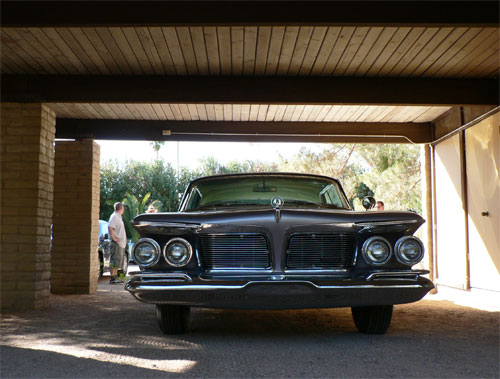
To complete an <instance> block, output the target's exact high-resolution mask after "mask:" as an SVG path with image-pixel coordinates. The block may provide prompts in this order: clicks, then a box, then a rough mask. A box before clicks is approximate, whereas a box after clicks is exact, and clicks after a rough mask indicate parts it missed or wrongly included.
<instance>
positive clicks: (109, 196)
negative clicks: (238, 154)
mask: <svg viewBox="0 0 500 379" xmlns="http://www.w3.org/2000/svg"><path fill="white" fill-rule="evenodd" d="M159 146H161V145H159ZM325 146H326V147H325V149H323V150H322V151H320V152H313V151H311V150H308V149H302V150H301V151H300V152H299V153H298V154H297V155H296V156H294V157H293V158H291V159H283V158H280V160H279V162H278V163H262V162H260V161H248V160H247V161H243V162H238V161H232V162H229V163H227V164H221V163H220V162H218V161H217V160H216V159H215V158H213V157H208V158H205V159H203V160H202V161H201V162H200V168H199V169H196V170H189V169H187V168H185V167H182V168H181V169H180V170H179V172H178V173H177V172H176V170H175V169H174V168H173V167H172V166H171V165H170V164H169V163H165V162H163V161H161V160H155V161H154V162H137V161H128V162H125V163H124V164H122V165H120V164H118V163H117V162H107V163H106V164H104V165H103V166H102V167H101V212H100V218H101V219H103V220H108V219H109V217H110V215H111V213H113V204H114V203H115V202H116V201H120V200H121V199H123V201H124V203H125V204H126V205H127V208H126V212H125V214H124V221H125V225H126V228H127V235H128V236H129V238H134V239H135V238H137V235H136V233H135V231H134V230H133V228H131V226H130V223H129V220H131V219H132V218H133V217H135V216H136V215H137V214H140V213H143V212H144V211H145V209H146V208H147V206H149V205H150V204H152V205H154V206H155V208H156V209H157V210H158V211H159V212H173V211H176V210H177V209H178V207H179V203H180V200H181V197H182V194H183V192H184V191H185V189H186V187H187V185H188V183H189V182H190V181H191V180H193V179H195V178H197V177H200V176H207V175H219V174H230V173H239V172H276V171H282V172H303V173H314V174H321V175H327V176H331V177H335V178H337V179H339V180H340V181H341V182H342V185H343V187H344V190H345V191H346V193H347V195H348V197H349V200H350V201H351V202H352V203H353V204H356V209H359V208H358V205H359V204H360V200H361V199H362V198H363V197H365V196H367V195H370V196H374V197H375V198H376V199H377V200H383V201H384V203H385V209H387V210H390V209H394V210H414V211H416V212H418V213H420V212H421V192H420V185H419V184H420V152H419V147H418V146H415V145H367V144H357V145H356V144H329V145H325Z"/></svg>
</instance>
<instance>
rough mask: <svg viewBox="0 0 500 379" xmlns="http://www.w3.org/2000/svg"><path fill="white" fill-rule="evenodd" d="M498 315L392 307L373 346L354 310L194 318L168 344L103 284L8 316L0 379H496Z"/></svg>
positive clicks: (199, 312)
mask: <svg viewBox="0 0 500 379" xmlns="http://www.w3.org/2000/svg"><path fill="white" fill-rule="evenodd" d="M429 298H431V299H433V297H432V296H431V297H429ZM499 315H500V312H498V309H497V311H492V310H489V311H487V310H481V309H476V308H472V307H467V306H463V305H457V304H454V303H453V302H450V301H445V300H441V299H440V298H438V297H434V299H433V300H422V301H420V302H418V303H414V304H408V305H399V306H396V307H395V312H394V316H393V322H392V325H391V327H390V329H389V331H388V333H387V334H386V335H383V336H377V335H362V334H359V333H357V331H356V329H355V327H354V324H353V322H352V319H351V313H350V310H349V309H347V308H343V309H326V310H318V309H313V310H300V311H235V310H206V309H193V310H192V317H191V325H190V331H189V333H187V334H184V335H180V336H165V335H163V334H162V333H161V331H160V330H159V328H158V326H157V324H156V319H155V308H154V306H153V305H148V304H142V303H140V302H138V301H136V300H135V299H134V298H132V296H130V295H129V294H128V293H127V292H126V291H125V290H124V289H123V286H121V285H114V286H112V285H109V284H108V280H107V279H104V280H102V281H101V282H100V283H99V290H98V292H97V293H96V294H93V295H80V296H77V295H67V296H58V295H51V298H50V306H49V308H48V309H45V310H41V311H33V312H23V313H15V314H3V315H2V319H1V366H0V376H1V377H2V378H59V377H64V378H99V377H120V378H132V377H169V376H175V377H212V378H234V377H245V378H247V377H259V378H261V377H279V378H283V377H285V378H286V377H370V378H375V377H406V378H408V377H420V378H421V377H425V378H459V377H468V378H499V374H500V372H499Z"/></svg>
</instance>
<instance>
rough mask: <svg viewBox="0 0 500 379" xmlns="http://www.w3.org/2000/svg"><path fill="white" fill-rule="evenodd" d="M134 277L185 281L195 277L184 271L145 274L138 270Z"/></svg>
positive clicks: (190, 280)
mask: <svg viewBox="0 0 500 379" xmlns="http://www.w3.org/2000/svg"><path fill="white" fill-rule="evenodd" d="M132 278H141V279H142V278H146V279H147V278H155V279H165V280H172V281H174V280H177V281H183V282H192V281H193V279H192V278H191V277H190V276H189V275H187V274H183V273H161V274H160V273H158V274H149V273H148V274H143V273H140V272H138V273H137V274H134V275H133V276H132Z"/></svg>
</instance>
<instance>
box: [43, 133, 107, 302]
mask: <svg viewBox="0 0 500 379" xmlns="http://www.w3.org/2000/svg"><path fill="white" fill-rule="evenodd" d="M99 156H100V149H99V145H97V144H96V143H95V142H93V141H90V140H86V141H74V142H67V141H64V142H57V143H56V156H55V179H54V231H53V233H54V246H53V253H52V279H51V292H52V293H74V294H79V293H93V292H95V291H96V290H97V279H98V255H97V243H98V236H99V201H100V199H99V197H100V171H99Z"/></svg>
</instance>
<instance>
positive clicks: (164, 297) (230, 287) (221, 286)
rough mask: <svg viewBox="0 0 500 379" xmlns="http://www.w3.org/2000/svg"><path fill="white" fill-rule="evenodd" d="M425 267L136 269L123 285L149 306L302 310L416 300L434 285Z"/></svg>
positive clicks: (402, 302)
mask: <svg viewBox="0 0 500 379" xmlns="http://www.w3.org/2000/svg"><path fill="white" fill-rule="evenodd" d="M426 273H427V272H426V271H410V272H408V271H406V272H385V273H384V272H378V273H372V274H370V275H368V276H365V277H357V278H345V277H344V278H342V277H336V276H326V275H322V276H317V277H313V278H311V277H309V278H305V277H301V276H297V275H286V274H285V275H267V276H260V277H252V278H246V279H244V278H243V277H241V276H223V277H213V276H211V277H203V276H200V277H191V276H189V275H187V274H184V273H136V274H135V275H133V277H132V278H131V279H130V280H129V281H128V282H127V283H126V285H125V288H126V289H127V290H128V291H129V292H130V293H131V294H132V295H133V296H134V297H135V298H137V299H138V300H140V301H142V302H145V303H152V304H185V305H192V306H198V307H205V308H239V309H302V308H336V307H352V306H369V305H388V304H404V303H411V302H414V301H418V300H420V299H421V298H422V297H424V296H425V294H427V292H429V291H430V290H431V289H432V288H434V285H433V283H432V282H431V281H430V280H429V279H427V278H424V277H423V276H421V275H422V274H426Z"/></svg>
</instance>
